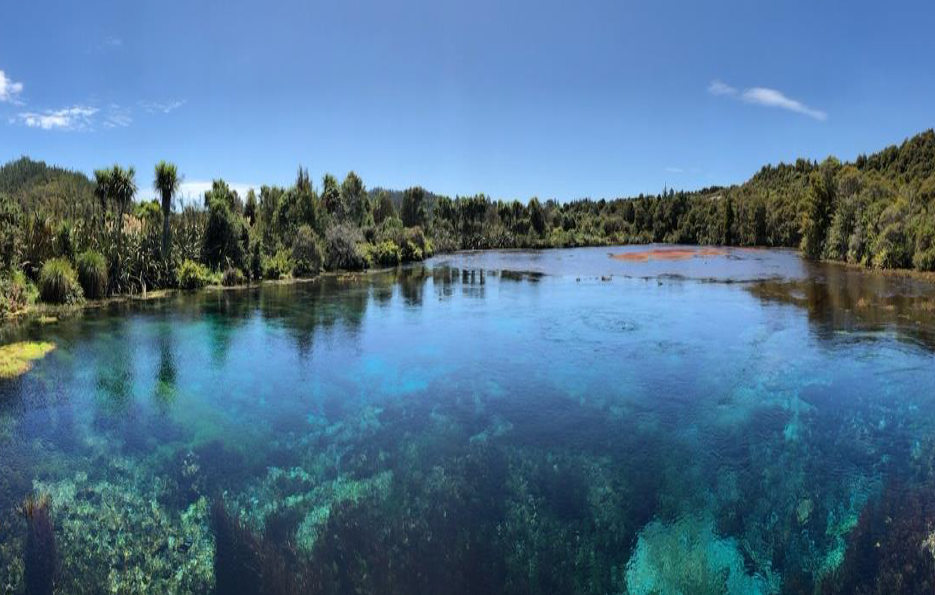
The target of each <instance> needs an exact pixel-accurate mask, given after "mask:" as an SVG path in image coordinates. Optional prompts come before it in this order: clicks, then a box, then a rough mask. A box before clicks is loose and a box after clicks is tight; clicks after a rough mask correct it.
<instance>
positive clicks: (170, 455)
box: [0, 248, 935, 594]
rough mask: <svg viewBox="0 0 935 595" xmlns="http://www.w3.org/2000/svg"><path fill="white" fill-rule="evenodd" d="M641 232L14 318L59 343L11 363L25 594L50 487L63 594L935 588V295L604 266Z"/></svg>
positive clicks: (9, 333)
mask: <svg viewBox="0 0 935 595" xmlns="http://www.w3.org/2000/svg"><path fill="white" fill-rule="evenodd" d="M626 250H630V248H618V249H607V248H599V249H577V250H555V251H544V252H489V253H477V254H458V255H447V256H442V257H437V258H435V259H433V260H431V261H429V262H427V263H425V265H424V266H423V265H419V266H414V267H411V268H406V269H402V270H401V271H399V272H385V273H375V274H371V275H358V276H345V277H326V278H322V279H319V280H317V281H314V282H309V283H299V284H294V285H270V286H264V287H262V288H253V289H246V290H228V291H209V292H206V293H202V294H198V295H180V296H173V297H169V298H163V299H152V300H147V301H135V302H131V303H117V304H112V305H109V306H108V307H106V308H101V309H96V310H95V309H91V310H87V311H85V312H83V313H81V314H78V315H76V316H73V317H66V318H63V319H62V320H59V321H58V322H54V323H51V324H49V323H46V324H42V323H40V322H39V321H33V322H24V323H20V324H19V325H17V326H13V327H9V328H6V329H4V334H3V343H8V342H12V341H17V340H44V341H51V342H53V343H55V345H56V349H55V350H54V351H53V352H51V353H50V354H49V355H47V356H46V357H45V358H44V359H42V360H40V361H38V362H37V363H36V365H35V366H34V368H33V369H32V370H31V371H30V372H29V373H27V374H26V375H25V376H23V377H21V378H18V379H15V380H0V593H21V592H23V590H24V589H25V583H24V580H25V579H24V566H25V561H24V558H25V555H24V551H25V534H26V521H25V520H24V518H23V514H22V513H21V512H20V508H21V505H22V503H23V501H24V499H25V498H26V497H27V496H29V495H33V496H38V495H47V496H49V498H50V501H51V510H52V518H53V521H54V531H55V540H56V543H57V550H58V558H59V565H58V570H57V572H56V576H55V584H56V592H59V593H107V592H112V593H212V592H215V590H216V591H217V592H219V593H221V592H237V593H248V592H269V593H274V592H275V593H280V592H282V593H285V592H290V593H291V592H303V593H305V592H307V593H357V592H360V593H366V592H372V593H442V592H445V593H632V594H644V593H783V592H787V593H799V592H809V593H811V592H826V593H834V592H853V591H854V590H857V589H858V587H863V586H866V585H877V586H879V585H881V584H882V585H891V584H894V583H892V582H887V581H891V580H896V579H893V577H892V576H890V575H891V574H893V573H895V572H897V571H898V572H899V573H901V574H900V576H901V578H899V580H902V581H903V583H901V584H902V585H903V586H906V585H907V584H908V585H923V586H924V584H923V582H920V581H924V580H926V579H927V580H931V579H932V578H933V577H932V576H931V567H932V564H933V560H935V557H933V556H935V538H932V540H933V541H932V544H931V549H929V547H930V546H929V545H928V542H927V541H926V539H927V538H928V536H929V534H930V533H931V532H932V531H933V530H935V510H933V505H930V504H927V503H928V502H929V501H933V502H935V498H932V497H929V496H931V495H933V494H935V491H932V489H931V486H932V485H933V482H932V480H933V477H935V474H933V462H935V427H933V426H935V424H933V421H935V416H933V408H935V358H933V349H935V291H933V289H932V287H931V286H929V285H926V284H923V283H921V282H918V281H910V280H906V279H898V278H888V277H882V276H874V275H867V274H862V273H859V272H853V271H849V270H847V269H844V268H841V267H834V266H830V265H811V264H807V263H804V262H802V261H801V260H799V258H798V257H797V256H796V255H795V254H794V253H791V252H783V251H751V250H733V251H729V252H728V254H727V256H720V257H705V258H693V259H689V260H685V261H674V262H659V261H650V262H643V263H640V262H622V261H618V260H613V259H611V258H609V254H608V253H609V252H613V253H619V252H623V251H626ZM920 502H922V504H920ZM218 510H224V511H226V514H227V515H228V517H229V518H227V519H226V522H228V529H229V528H230V527H231V526H233V527H235V529H236V530H233V531H231V530H227V531H225V530H224V525H223V522H224V519H223V517H224V515H222V514H219V513H218V512H217V511H218ZM887 518H889V519H891V520H892V519H893V518H895V519H897V522H890V521H886V519H887ZM219 519H221V520H219ZM238 544H239V545H238ZM245 544H246V545H245ZM868 544H869V545H868ZM238 547H240V548H241V550H244V551H248V552H250V553H249V554H246V557H247V558H250V556H253V558H251V560H252V561H251V562H249V563H246V564H243V563H242V562H243V556H241V557H240V558H238V557H237V556H232V555H226V554H225V552H228V554H229V552H231V551H241V550H238V549H237V548H238ZM257 552H261V553H260V554H258V553H257ZM896 559H898V561H899V563H897V562H893V560H896ZM257 560H260V562H258V561H257ZM904 560H909V562H908V563H911V564H913V569H914V571H913V572H914V573H911V572H909V571H907V570H906V569H905V567H904V566H905V564H903V563H902V562H903V561H904ZM238 563H240V566H238ZM258 565H265V566H264V568H266V569H265V570H262V569H259V568H258ZM245 567H246V569H245ZM894 568H895V569H896V570H894ZM274 574H278V575H283V576H285V575H288V576H290V577H293V578H292V579H290V580H293V583H290V585H289V586H287V587H283V586H282V581H279V583H278V584H279V586H277V587H273V586H271V585H272V584H273V582H275V580H274V578H273V576H272V575H274ZM216 575H217V578H216ZM260 575H262V576H260ZM223 577H239V580H238V581H231V580H228V581H227V582H225V581H224V578H223ZM244 577H246V578H244ZM295 577H299V578H295ZM251 581H253V582H251ZM232 582H233V585H232V584H231V583H232ZM907 591H908V589H907ZM868 592H872V591H868ZM881 592H885V591H881Z"/></svg>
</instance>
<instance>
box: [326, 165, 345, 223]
mask: <svg viewBox="0 0 935 595" xmlns="http://www.w3.org/2000/svg"><path fill="white" fill-rule="evenodd" d="M321 202H322V205H324V207H325V210H326V211H328V214H329V215H331V218H332V219H333V220H334V222H335V223H341V222H342V221H344V220H345V219H347V205H345V204H344V199H343V197H342V196H341V188H340V187H339V186H338V180H337V179H336V178H335V177H334V176H332V175H331V174H325V176H324V177H323V178H322V180H321Z"/></svg>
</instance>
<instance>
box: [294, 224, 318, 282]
mask: <svg viewBox="0 0 935 595" xmlns="http://www.w3.org/2000/svg"><path fill="white" fill-rule="evenodd" d="M321 261H322V258H321V248H320V247H319V245H318V238H317V237H315V232H313V231H312V228H311V227H309V226H308V225H303V226H301V227H299V230H298V231H297V232H296V234H295V240H294V241H293V242H292V274H293V275H295V276H296V277H308V276H315V275H317V274H318V272H319V271H320V270H321Z"/></svg>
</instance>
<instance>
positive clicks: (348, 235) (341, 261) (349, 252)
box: [325, 224, 367, 271]
mask: <svg viewBox="0 0 935 595" xmlns="http://www.w3.org/2000/svg"><path fill="white" fill-rule="evenodd" d="M363 241H364V238H363V236H362V235H361V233H360V230H358V229H357V228H355V227H351V226H349V225H344V224H341V225H335V226H334V227H332V228H330V229H328V233H326V234H325V254H326V258H327V261H326V263H325V266H327V268H328V269H329V270H332V271H333V270H338V269H343V270H346V271H359V270H361V269H363V268H364V267H365V266H366V264H367V263H366V260H365V259H364V257H363V255H362V254H361V252H360V250H359V249H358V248H357V244H360V243H362V242H363Z"/></svg>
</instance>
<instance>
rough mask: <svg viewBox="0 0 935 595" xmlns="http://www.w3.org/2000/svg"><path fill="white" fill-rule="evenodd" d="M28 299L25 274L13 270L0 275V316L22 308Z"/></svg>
mask: <svg viewBox="0 0 935 595" xmlns="http://www.w3.org/2000/svg"><path fill="white" fill-rule="evenodd" d="M28 301H29V300H28V292H27V288H26V276H25V275H23V273H22V272H20V271H13V272H12V273H11V274H10V275H9V276H3V277H0V318H3V317H4V316H6V315H8V314H12V313H14V312H17V311H19V310H22V309H23V308H25V307H26V304H27V302H28Z"/></svg>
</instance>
